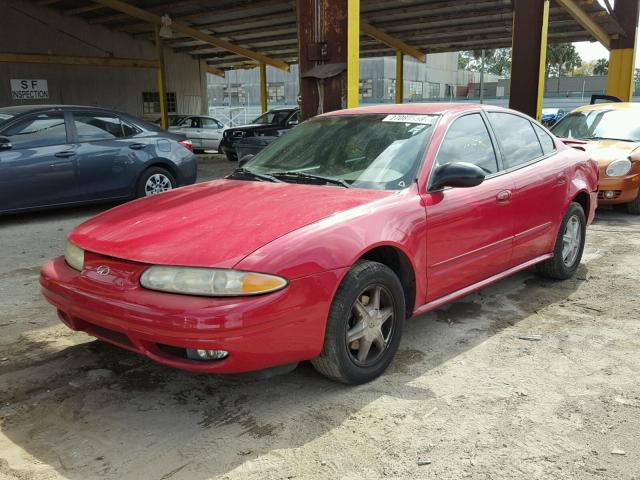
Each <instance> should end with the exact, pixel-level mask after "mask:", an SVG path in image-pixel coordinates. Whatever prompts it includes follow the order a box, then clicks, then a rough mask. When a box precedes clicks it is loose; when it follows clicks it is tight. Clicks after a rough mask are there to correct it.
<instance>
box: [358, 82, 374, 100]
mask: <svg viewBox="0 0 640 480" xmlns="http://www.w3.org/2000/svg"><path fill="white" fill-rule="evenodd" d="M360 97H361V98H373V80H372V79H370V78H369V79H367V80H360Z"/></svg>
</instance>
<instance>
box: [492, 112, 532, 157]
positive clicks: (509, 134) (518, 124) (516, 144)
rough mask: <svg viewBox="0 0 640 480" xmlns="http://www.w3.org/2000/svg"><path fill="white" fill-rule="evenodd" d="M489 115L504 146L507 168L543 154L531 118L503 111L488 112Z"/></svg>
mask: <svg viewBox="0 0 640 480" xmlns="http://www.w3.org/2000/svg"><path fill="white" fill-rule="evenodd" d="M488 115H489V120H490V121H491V124H492V125H493V130H494V132H495V133H496V137H498V141H499V142H500V146H501V147H502V153H503V154H504V158H503V161H504V168H505V169H509V168H512V167H516V166H518V165H522V164H523V163H527V162H530V161H531V160H534V159H535V158H538V157H541V156H542V147H541V146H540V142H539V141H538V136H537V135H536V132H534V130H533V127H532V126H531V122H530V121H529V120H527V119H526V118H524V117H520V116H518V115H512V114H510V113H502V112H488Z"/></svg>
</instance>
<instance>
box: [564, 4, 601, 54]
mask: <svg viewBox="0 0 640 480" xmlns="http://www.w3.org/2000/svg"><path fill="white" fill-rule="evenodd" d="M556 1H557V2H558V4H560V6H561V7H563V8H564V9H565V10H566V11H567V12H569V14H570V15H571V16H572V17H573V18H575V20H576V22H578V23H579V24H580V25H582V26H583V27H584V29H585V30H586V31H587V32H589V33H590V34H591V35H593V36H594V37H595V39H596V40H598V41H599V42H600V43H601V44H602V45H604V46H605V47H606V48H607V49H611V37H610V36H609V34H608V33H607V32H606V31H605V30H604V28H602V27H601V26H600V25H599V24H598V23H597V22H596V21H595V20H594V19H593V18H591V16H589V14H588V13H587V12H585V11H584V10H583V9H582V7H580V5H579V4H578V2H577V1H576V0H556Z"/></svg>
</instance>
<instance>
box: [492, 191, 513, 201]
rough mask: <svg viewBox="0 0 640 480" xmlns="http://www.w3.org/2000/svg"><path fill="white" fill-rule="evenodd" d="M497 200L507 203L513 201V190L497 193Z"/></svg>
mask: <svg viewBox="0 0 640 480" xmlns="http://www.w3.org/2000/svg"><path fill="white" fill-rule="evenodd" d="M496 202H498V203H499V204H502V205H505V204H507V203H509V202H511V190H502V191H501V192H498V194H497V195H496Z"/></svg>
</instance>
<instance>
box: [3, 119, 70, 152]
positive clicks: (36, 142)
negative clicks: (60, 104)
mask: <svg viewBox="0 0 640 480" xmlns="http://www.w3.org/2000/svg"><path fill="white" fill-rule="evenodd" d="M2 136H4V137H8V138H9V140H11V143H12V144H13V147H14V148H35V147H46V146H50V145H63V144H65V143H67V130H66V128H65V125H64V114H63V113H62V112H55V113H40V114H38V115H32V116H29V117H27V118H25V119H23V120H20V121H19V122H18V123H16V124H14V125H11V126H10V127H8V128H6V129H5V130H3V132H2Z"/></svg>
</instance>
